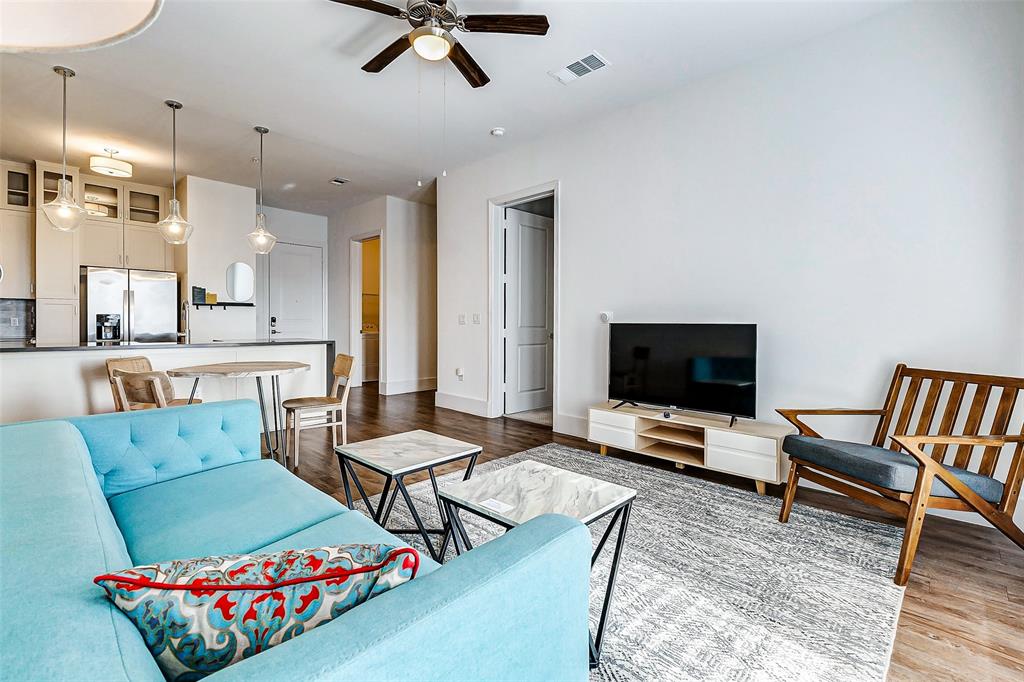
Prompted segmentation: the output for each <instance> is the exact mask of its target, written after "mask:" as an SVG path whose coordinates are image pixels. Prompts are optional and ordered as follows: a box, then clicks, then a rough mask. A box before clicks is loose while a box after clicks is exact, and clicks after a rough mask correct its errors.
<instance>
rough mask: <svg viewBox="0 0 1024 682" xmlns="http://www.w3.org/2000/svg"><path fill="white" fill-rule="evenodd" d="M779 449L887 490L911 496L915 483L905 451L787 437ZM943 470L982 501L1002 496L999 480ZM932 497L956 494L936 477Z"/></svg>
mask: <svg viewBox="0 0 1024 682" xmlns="http://www.w3.org/2000/svg"><path fill="white" fill-rule="evenodd" d="M782 447H783V449H784V450H785V451H786V452H787V453H788V454H789V455H790V456H791V457H798V458H799V459H802V460H804V461H805V462H809V463H811V464H817V465H818V466H821V467H824V468H826V469H831V470H832V471H838V472H839V473H841V474H846V475H847V476H850V477H852V478H856V479H859V480H861V481H865V482H866V483H872V484H874V485H877V486H881V487H883V488H888V489H889V490H896V491H899V492H904V493H912V492H914V484H915V483H916V482H917V469H918V464H917V460H916V459H914V458H913V457H912V456H910V455H908V454H907V453H905V452H895V451H893V450H889V449H886V448H878V447H875V446H874V445H864V444H862V443H847V442H846V441H842V440H828V439H827V438H814V437H812V436H787V437H786V440H785V442H784V443H783V446H782ZM943 466H945V465H943ZM946 469H948V470H949V471H951V472H952V473H953V474H955V475H956V477H957V478H959V479H960V480H961V481H963V482H964V484H965V485H966V486H967V487H968V488H970V489H971V490H973V491H974V492H976V493H978V495H980V496H981V497H982V499H984V500H987V501H989V502H998V501H999V500H1000V498H1002V496H1003V484H1002V482H1001V481H998V480H996V479H994V478H990V477H989V476H982V475H981V474H977V473H974V472H973V471H967V470H966V469H961V468H959V467H951V466H946ZM932 495H935V496H936V497H956V493H954V492H953V491H952V490H951V489H950V488H949V486H947V485H946V484H945V483H943V482H942V481H940V480H939V479H937V478H936V479H935V482H934V483H933V484H932Z"/></svg>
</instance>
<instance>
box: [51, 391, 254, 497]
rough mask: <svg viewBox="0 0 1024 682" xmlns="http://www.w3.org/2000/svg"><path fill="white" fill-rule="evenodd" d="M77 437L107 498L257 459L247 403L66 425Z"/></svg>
mask: <svg viewBox="0 0 1024 682" xmlns="http://www.w3.org/2000/svg"><path fill="white" fill-rule="evenodd" d="M67 421H68V422H70V423H71V424H72V425H74V426H75V427H76V428H77V429H78V430H79V432H81V434H82V438H83V439H84V440H85V444H86V446H87V447H88V448H89V456H90V458H91V459H92V466H93V470H94V471H95V472H96V478H97V479H98V480H99V483H100V488H101V489H102V490H103V494H104V495H105V496H106V497H108V498H109V497H112V496H114V495H117V494H118V493H124V492H128V491H129V490H135V489H136V488H142V487H144V486H147V485H152V484H154V483H160V482H161V481H169V480H171V479H174V478H179V477H181V476H188V475H189V474H194V473H197V472H200V471H205V470H206V469H214V468H216V467H222V466H227V465H229V464H236V463H238V462H244V461H246V460H251V459H259V458H260V411H259V407H257V405H256V403H255V402H253V401H251V400H230V401H226V402H215V403H204V404H202V405H190V406H187V407H169V408H163V409H159V410H142V411H137V412H117V413H114V414H101V415H95V416H91V417H74V418H70V419H68V420H67Z"/></svg>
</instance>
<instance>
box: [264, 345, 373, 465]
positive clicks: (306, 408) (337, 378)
mask: <svg viewBox="0 0 1024 682" xmlns="http://www.w3.org/2000/svg"><path fill="white" fill-rule="evenodd" d="M354 362H355V358H354V357H352V356H351V355H345V354H344V353H338V356H337V357H335V358H334V368H333V369H332V370H331V373H332V374H334V382H333V383H332V384H331V392H330V395H327V396H315V397H311V398H290V399H288V400H285V401H284V402H283V403H281V407H283V408H284V411H285V416H284V424H285V427H284V428H285V433H286V434H287V433H289V432H290V433H291V435H292V448H294V450H292V449H291V448H289V447H288V439H287V436H286V438H285V444H284V452H285V464H286V465H287V464H288V455H289V453H291V452H294V453H295V454H294V455H293V457H292V460H293V465H292V468H293V469H294V470H296V471H297V470H298V468H299V432H301V431H306V430H308V429H323V428H328V427H330V429H331V442H332V443H333V444H334V446H335V447H337V445H338V431H337V427H338V425H341V443H342V445H345V444H346V443H348V416H347V408H348V390H349V379H350V377H351V376H352V365H353V363H354ZM342 380H344V382H345V383H344V385H343V384H342ZM339 389H343V390H342V391H341V395H340V396H339V395H338V390H339ZM324 410H326V411H327V412H328V413H329V414H328V415H325V416H321V415H316V416H314V417H312V418H308V417H307V418H306V422H307V423H306V424H303V423H302V422H303V415H304V414H306V413H308V412H323V411H324ZM339 412H341V419H340V420H339V419H338V413H339ZM332 416H333V421H331V419H332Z"/></svg>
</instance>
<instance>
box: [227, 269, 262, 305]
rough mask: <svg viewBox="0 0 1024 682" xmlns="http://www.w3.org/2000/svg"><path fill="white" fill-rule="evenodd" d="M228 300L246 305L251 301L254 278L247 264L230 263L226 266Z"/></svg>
mask: <svg viewBox="0 0 1024 682" xmlns="http://www.w3.org/2000/svg"><path fill="white" fill-rule="evenodd" d="M227 277H228V298H230V299H231V300H232V301H235V302H237V303H247V302H248V301H250V300H251V299H252V294H253V287H254V286H255V283H256V278H255V276H254V275H253V271H252V267H250V266H249V264H248V263H242V262H241V261H239V262H238V263H232V264H231V265H229V266H228V273H227Z"/></svg>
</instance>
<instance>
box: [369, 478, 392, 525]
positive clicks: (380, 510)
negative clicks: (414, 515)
mask: <svg viewBox="0 0 1024 682" xmlns="http://www.w3.org/2000/svg"><path fill="white" fill-rule="evenodd" d="M390 489H391V477H390V476H385V477H384V489H383V490H381V491H380V499H379V500H377V513H376V514H374V515H373V520H374V522H375V523H376V524H377V525H378V526H380V527H381V528H383V527H384V524H383V523H382V522H381V519H382V517H383V516H384V505H385V504H387V501H388V491H389V490H390Z"/></svg>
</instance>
